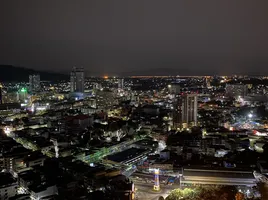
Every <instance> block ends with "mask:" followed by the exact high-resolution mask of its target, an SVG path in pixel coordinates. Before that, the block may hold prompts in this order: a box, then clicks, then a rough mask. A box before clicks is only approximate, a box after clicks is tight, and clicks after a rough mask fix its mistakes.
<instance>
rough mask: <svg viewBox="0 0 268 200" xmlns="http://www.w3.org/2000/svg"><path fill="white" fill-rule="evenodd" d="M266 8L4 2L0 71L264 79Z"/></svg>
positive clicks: (188, 2) (184, 2) (171, 1)
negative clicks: (5, 67)
mask: <svg viewBox="0 0 268 200" xmlns="http://www.w3.org/2000/svg"><path fill="white" fill-rule="evenodd" d="M267 8H268V1H266V0H258V1H252V0H236V1H233V0H224V1H215V0H211V1H208V0H202V1H194V0H180V1H178V0H166V1H163V0H146V1H142V0H137V1H133V0H116V1H110V0H107V1H101V0H79V1H73V0H56V1H52V0H47V1H36V0H32V1H29V0H23V1H15V0H8V1H5V2H2V4H1V8H0V11H1V15H2V16H1V19H0V23H1V32H0V44H1V52H0V53H1V55H0V64H13V65H17V66H25V67H29V68H35V69H46V70H57V71H69V70H70V68H71V67H72V66H73V65H83V66H84V67H85V68H86V69H87V70H88V71H89V72H94V73H99V74H102V73H120V72H132V71H135V72H138V71H143V70H145V71H148V70H150V69H156V68H157V69H165V68H168V69H171V70H172V71H174V72H177V73H178V74H180V73H182V74H183V73H192V74H195V73H202V72H203V73H212V74H213V73H221V74H230V73H263V74H264V73H268V67H267V64H268V40H267V36H268V20H267V19H268V12H267ZM163 73H165V70H163Z"/></svg>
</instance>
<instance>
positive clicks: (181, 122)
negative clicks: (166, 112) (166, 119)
mask: <svg viewBox="0 0 268 200" xmlns="http://www.w3.org/2000/svg"><path fill="white" fill-rule="evenodd" d="M197 108H198V105H197V94H181V95H178V96H177V100H176V101H175V104H174V111H173V127H174V128H175V129H178V128H179V129H182V128H188V127H193V126H196V125H197Z"/></svg>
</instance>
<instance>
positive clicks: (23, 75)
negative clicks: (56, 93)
mask: <svg viewBox="0 0 268 200" xmlns="http://www.w3.org/2000/svg"><path fill="white" fill-rule="evenodd" d="M31 74H39V75H40V79H41V81H58V80H68V79H69V76H68V75H66V74H60V73H53V72H46V71H37V70H33V69H27V68H23V67H15V66H11V65H0V82H21V81H29V75H31Z"/></svg>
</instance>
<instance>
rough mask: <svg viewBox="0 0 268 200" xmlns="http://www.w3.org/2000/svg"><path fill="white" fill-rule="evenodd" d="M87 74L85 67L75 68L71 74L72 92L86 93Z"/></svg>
mask: <svg viewBox="0 0 268 200" xmlns="http://www.w3.org/2000/svg"><path fill="white" fill-rule="evenodd" d="M84 90H85V73H84V68H83V67H73V71H72V72H71V92H81V93H84Z"/></svg>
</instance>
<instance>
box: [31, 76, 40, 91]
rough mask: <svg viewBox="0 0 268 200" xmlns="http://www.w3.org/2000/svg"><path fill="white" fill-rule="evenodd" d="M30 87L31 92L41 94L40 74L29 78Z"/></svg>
mask: <svg viewBox="0 0 268 200" xmlns="http://www.w3.org/2000/svg"><path fill="white" fill-rule="evenodd" d="M29 86H30V88H29V89H30V92H32V93H36V92H39V91H40V89H41V86H40V75H39V74H33V75H30V76H29Z"/></svg>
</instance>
